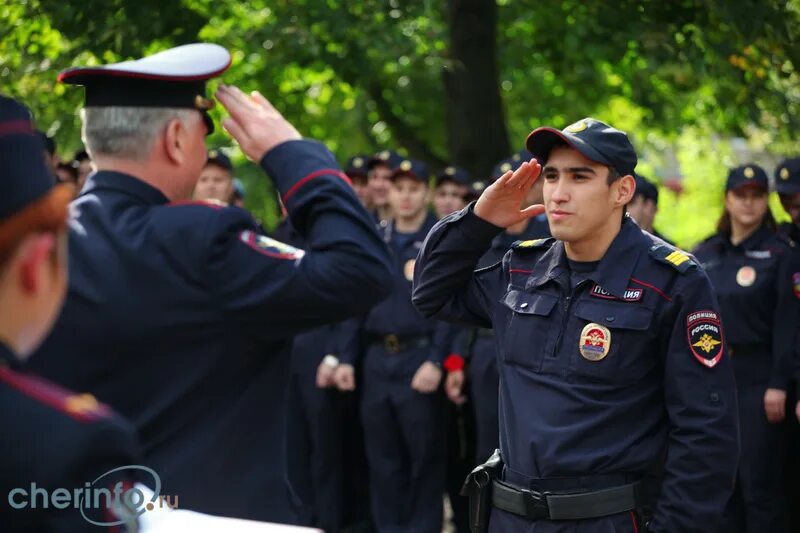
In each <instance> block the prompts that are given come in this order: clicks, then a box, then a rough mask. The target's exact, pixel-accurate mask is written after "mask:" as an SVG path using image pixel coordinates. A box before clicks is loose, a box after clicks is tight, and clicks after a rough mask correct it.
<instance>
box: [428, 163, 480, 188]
mask: <svg viewBox="0 0 800 533" xmlns="http://www.w3.org/2000/svg"><path fill="white" fill-rule="evenodd" d="M448 181H449V182H452V183H455V184H456V185H463V186H464V187H469V186H470V185H471V184H472V177H471V176H470V175H469V172H467V171H466V170H464V169H463V168H461V167H456V166H453V165H450V166H447V167H445V168H443V169H442V171H441V172H439V173H438V174H436V186H437V187H438V186H439V185H441V184H443V183H446V182H448Z"/></svg>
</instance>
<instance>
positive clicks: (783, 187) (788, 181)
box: [775, 157, 800, 194]
mask: <svg viewBox="0 0 800 533" xmlns="http://www.w3.org/2000/svg"><path fill="white" fill-rule="evenodd" d="M775 191H776V192H777V193H778V194H798V193H800V157H794V158H792V159H786V160H785V161H783V162H782V163H781V164H780V165H778V168H776V169H775Z"/></svg>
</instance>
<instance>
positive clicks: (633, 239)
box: [531, 216, 646, 298]
mask: <svg viewBox="0 0 800 533" xmlns="http://www.w3.org/2000/svg"><path fill="white" fill-rule="evenodd" d="M645 243H646V238H645V236H644V234H643V233H642V230H641V229H639V226H637V225H636V224H635V223H634V222H633V221H632V220H631V219H630V217H628V216H626V217H625V219H624V220H623V221H622V226H621V227H620V230H619V233H617V236H616V237H614V240H613V241H611V246H609V248H608V250H607V251H606V253H605V255H603V257H602V259H600V263H599V264H598V265H597V268H596V269H595V270H594V272H592V273H591V274H590V275H589V279H591V280H592V281H594V282H595V283H597V284H598V285H600V286H601V287H602V288H603V289H605V290H606V291H608V292H609V293H611V294H612V295H613V296H617V297H619V298H622V297H623V296H624V293H625V289H626V288H627V287H628V282H629V281H630V278H631V274H633V270H634V268H636V264H637V263H638V262H639V256H640V255H641V253H642V250H644V249H645V246H643V244H645ZM540 262H541V263H543V264H546V265H547V266H546V268H545V269H544V270H543V271H542V273H541V274H539V275H535V274H534V276H533V277H532V281H531V282H532V283H533V284H534V285H536V286H539V285H543V284H545V283H546V282H548V281H550V280H553V279H556V278H557V277H558V276H560V275H561V274H563V273H565V272H568V271H569V266H568V263H567V254H566V252H565V250H564V243H563V241H556V242H555V243H554V244H553V245H552V246H551V247H550V249H549V250H547V252H545V254H544V255H543V256H542V258H541V259H540Z"/></svg>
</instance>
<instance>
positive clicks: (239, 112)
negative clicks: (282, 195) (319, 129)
mask: <svg viewBox="0 0 800 533" xmlns="http://www.w3.org/2000/svg"><path fill="white" fill-rule="evenodd" d="M216 97H217V99H218V100H219V101H220V103H221V104H222V105H223V106H224V107H225V109H226V110H227V111H228V113H230V117H228V118H226V119H225V120H223V121H222V127H223V128H225V129H226V130H227V131H228V133H230V134H231V135H232V136H233V138H234V139H236V142H237V143H239V146H241V147H242V151H243V152H244V153H245V155H246V156H247V157H248V158H250V159H251V160H252V161H255V162H256V163H258V162H259V161H261V158H262V157H264V154H266V153H267V152H269V151H270V150H272V149H273V148H275V147H276V146H278V145H279V144H282V143H284V142H286V141H292V140H297V139H302V137H301V136H300V133H299V132H298V131H297V130H296V129H295V127H294V126H292V124H291V123H290V122H289V121H288V120H286V119H285V118H283V115H281V114H280V112H279V111H278V110H277V109H275V108H274V107H273V106H272V104H271V103H270V102H269V101H268V100H267V99H266V98H264V97H263V96H262V95H261V93H259V92H258V91H253V92H251V93H250V94H249V95H247V94H245V93H243V92H242V91H241V90H240V89H239V88H238V87H235V86H233V85H220V86H219V88H218V89H217V92H216Z"/></svg>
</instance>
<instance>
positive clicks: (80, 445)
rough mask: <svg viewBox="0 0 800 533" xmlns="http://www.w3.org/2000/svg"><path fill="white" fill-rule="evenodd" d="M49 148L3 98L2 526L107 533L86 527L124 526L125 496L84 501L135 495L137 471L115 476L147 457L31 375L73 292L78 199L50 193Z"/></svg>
mask: <svg viewBox="0 0 800 533" xmlns="http://www.w3.org/2000/svg"><path fill="white" fill-rule="evenodd" d="M42 149H43V147H42V145H41V142H40V140H39V139H38V138H37V137H36V136H35V135H34V133H33V130H32V129H31V121H30V114H29V112H28V110H27V109H25V108H24V107H23V106H22V105H20V104H19V103H17V102H16V101H14V100H12V99H11V98H7V97H5V96H0V160H2V161H3V170H2V174H0V175H2V178H3V181H2V187H3V190H2V194H0V427H2V428H3V432H2V434H1V435H0V501H2V503H1V504H0V524H1V526H0V527H2V529H3V531H49V532H65V533H66V532H73V531H86V530H87V529H89V528H95V529H97V531H101V529H99V528H97V526H93V525H90V523H89V522H88V519H91V520H94V521H95V522H96V523H99V524H108V523H113V522H117V520H118V519H120V518H121V517H120V516H117V515H115V514H113V513H114V512H115V508H117V507H118V504H119V503H121V502H124V500H122V499H121V498H123V493H122V492H121V491H118V493H117V494H119V498H120V499H116V500H115V499H114V498H113V497H112V498H106V497H103V496H102V494H101V497H99V498H95V497H94V496H93V495H94V494H95V493H94V492H93V491H90V492H84V491H85V488H86V485H87V484H91V486H92V488H96V489H102V490H109V489H110V490H112V491H113V489H114V486H115V485H116V483H117V482H125V489H126V490H127V489H129V488H131V485H130V483H132V481H133V479H132V477H131V474H132V473H133V471H132V470H128V471H122V470H120V471H117V472H112V471H113V470H115V469H117V468H118V467H124V466H127V465H135V464H139V462H140V455H139V453H140V450H139V446H138V442H137V440H136V434H135V432H134V429H133V428H132V427H131V425H130V424H129V423H127V422H126V421H124V420H122V419H121V418H120V417H119V416H117V415H116V414H114V413H113V412H112V411H111V409H109V408H108V407H107V406H105V405H103V404H101V403H99V402H98V401H97V400H96V399H95V398H94V397H93V396H91V395H89V394H78V393H75V392H72V391H69V390H66V389H63V388H61V387H58V386H56V385H55V384H53V383H51V382H49V381H47V380H45V379H42V378H40V377H37V376H35V375H33V374H30V373H28V372H27V371H26V369H25V360H26V359H27V358H28V357H29V356H30V354H31V352H32V351H33V350H34V349H36V347H37V346H38V345H39V343H40V342H41V341H42V339H43V338H44V337H45V336H46V335H47V333H48V331H49V330H50V328H51V326H52V324H53V320H54V319H55V317H56V316H57V315H58V311H59V309H60V308H61V305H62V303H63V302H64V296H65V294H66V289H67V251H66V243H67V235H66V228H67V209H68V204H69V201H70V200H71V199H72V195H73V193H72V188H71V187H69V186H67V185H63V184H62V185H56V186H53V177H52V175H51V174H50V171H49V169H48V168H47V167H46V166H45V162H44V159H43V158H42ZM98 479H100V481H99V482H95V481H96V480H98ZM64 491H66V492H67V493H68V494H66V496H65V494H64ZM76 491H77V493H78V494H85V493H86V494H89V498H88V500H86V501H84V502H83V503H81V502H78V501H75V500H74V499H70V496H74V495H75V493H76ZM110 494H113V492H111V493H110ZM65 497H66V499H65ZM131 503H134V502H131ZM134 521H135V520H134ZM113 529H114V530H116V531H118V530H119V528H117V527H114V528H113ZM102 530H104V531H107V530H109V528H104V529H102Z"/></svg>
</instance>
